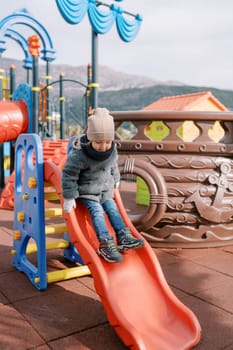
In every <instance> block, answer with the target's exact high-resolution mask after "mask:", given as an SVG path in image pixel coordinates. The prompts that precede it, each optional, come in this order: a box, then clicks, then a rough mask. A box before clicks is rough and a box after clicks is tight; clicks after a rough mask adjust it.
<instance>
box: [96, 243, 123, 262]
mask: <svg viewBox="0 0 233 350" xmlns="http://www.w3.org/2000/svg"><path fill="white" fill-rule="evenodd" d="M97 253H98V254H99V255H100V256H102V258H104V259H105V260H106V261H108V262H120V261H122V260H123V257H122V255H121V253H119V251H118V250H117V248H116V246H115V243H114V240H113V237H110V238H105V239H102V240H101V241H100V245H99V249H98V250H97Z"/></svg>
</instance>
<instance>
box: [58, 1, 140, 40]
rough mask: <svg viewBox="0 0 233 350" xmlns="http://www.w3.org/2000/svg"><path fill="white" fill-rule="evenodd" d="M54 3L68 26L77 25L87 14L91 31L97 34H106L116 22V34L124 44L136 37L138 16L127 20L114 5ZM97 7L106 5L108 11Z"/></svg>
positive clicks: (121, 11) (138, 25) (138, 24)
mask: <svg viewBox="0 0 233 350" xmlns="http://www.w3.org/2000/svg"><path fill="white" fill-rule="evenodd" d="M114 1H117V2H122V1H123V0H114ZM56 3H57V6H58V9H59V11H60V13H61V15H62V17H63V18H64V19H65V20H66V21H67V22H68V23H70V24H79V23H80V22H81V21H82V19H83V18H84V16H85V14H86V13H88V17H89V21H90V23H91V26H92V29H93V31H94V32H95V33H97V34H106V33H107V32H108V31H109V30H110V29H111V28H112V26H113V24H114V22H116V26H117V31H118V34H119V36H120V38H121V39H122V40H123V41H126V42H129V41H132V40H133V39H134V38H135V37H136V36H137V34H138V31H139V29H140V26H141V22H142V16H140V15H135V16H134V15H132V17H133V20H129V19H127V18H125V16H124V11H123V10H122V8H121V7H118V6H116V5H114V4H112V5H110V6H109V5H107V4H104V3H102V2H100V1H97V0H56ZM98 5H106V7H108V10H107V11H104V10H103V9H102V8H100V7H98Z"/></svg>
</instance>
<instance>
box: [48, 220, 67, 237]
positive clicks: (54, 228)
mask: <svg viewBox="0 0 233 350" xmlns="http://www.w3.org/2000/svg"><path fill="white" fill-rule="evenodd" d="M64 232H67V226H66V224H63V223H62V224H53V225H46V226H45V234H46V235H53V234H55V233H64Z"/></svg>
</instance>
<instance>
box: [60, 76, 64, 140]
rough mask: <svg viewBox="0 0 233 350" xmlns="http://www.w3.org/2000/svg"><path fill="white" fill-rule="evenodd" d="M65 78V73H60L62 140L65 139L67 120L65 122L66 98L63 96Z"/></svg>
mask: <svg viewBox="0 0 233 350" xmlns="http://www.w3.org/2000/svg"><path fill="white" fill-rule="evenodd" d="M63 76H64V73H60V76H59V108H60V139H64V138H65V120H64V102H65V97H64V96H63Z"/></svg>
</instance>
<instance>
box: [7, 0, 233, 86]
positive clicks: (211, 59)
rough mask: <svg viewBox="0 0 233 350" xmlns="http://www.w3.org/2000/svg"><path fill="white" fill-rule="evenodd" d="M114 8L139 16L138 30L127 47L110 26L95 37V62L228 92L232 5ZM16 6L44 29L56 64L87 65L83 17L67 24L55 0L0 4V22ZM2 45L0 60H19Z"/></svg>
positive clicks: (158, 0) (156, 2) (130, 2)
mask: <svg viewBox="0 0 233 350" xmlns="http://www.w3.org/2000/svg"><path fill="white" fill-rule="evenodd" d="M102 2H104V3H106V4H111V3H114V1H110V0H103V1H102ZM115 4H116V5H118V6H121V7H122V8H123V9H124V10H126V11H128V12H131V13H133V14H137V13H139V14H141V15H142V16H143V22H142V26H141V29H140V32H139V34H138V35H137V37H136V38H135V39H134V40H133V41H132V42H130V43H125V42H123V41H122V40H121V39H120V37H119V35H118V34H117V31H116V28H115V26H113V27H112V28H111V30H110V31H109V32H108V33H107V34H105V35H99V36H98V44H99V54H98V58H99V59H98V60H99V64H101V65H107V66H109V67H111V68H113V69H115V70H117V71H121V72H126V73H132V74H138V75H144V76H148V77H152V78H154V79H158V80H161V81H168V80H173V81H179V82H183V83H185V84H189V85H196V86H198V85H205V86H213V87H218V88H224V89H233V2H232V1H230V0H123V1H122V2H115ZM20 8H26V9H27V10H28V11H29V12H30V13H31V15H33V16H34V17H35V18H36V19H37V20H38V21H39V22H40V23H41V24H43V26H44V27H45V28H46V29H47V31H48V32H49V34H50V36H51V38H52V41H53V45H54V48H55V49H56V52H57V59H56V62H57V63H66V64H71V65H86V64H88V63H89V62H91V26H90V22H89V19H88V17H87V15H86V16H85V17H84V19H83V20H82V21H81V23H79V24H78V25H71V24H69V23H67V22H66V21H65V20H64V19H63V18H62V16H61V14H60V12H59V10H58V8H57V5H56V1H55V0H6V1H3V0H2V1H1V5H0V10H1V19H3V18H4V17H6V16H8V15H10V14H12V13H13V12H14V11H15V10H17V9H20ZM18 28H19V30H20V32H21V33H22V34H24V36H26V37H27V35H28V36H29V35H31V34H32V33H31V32H30V29H29V28H25V27H18ZM6 41H7V50H6V51H5V52H4V54H3V57H13V58H18V59H22V60H23V59H24V55H23V52H22V50H21V49H20V48H19V47H18V45H17V44H16V43H15V42H14V41H13V40H11V39H6Z"/></svg>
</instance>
